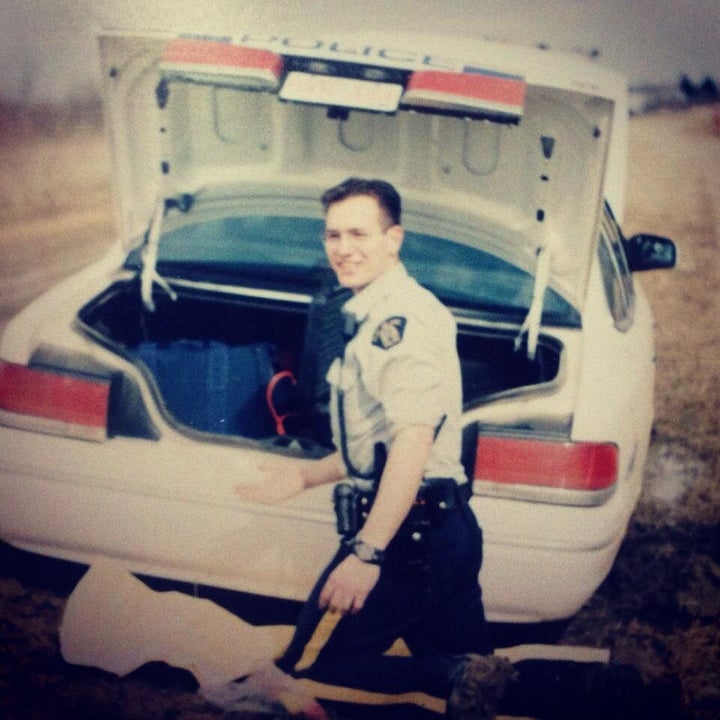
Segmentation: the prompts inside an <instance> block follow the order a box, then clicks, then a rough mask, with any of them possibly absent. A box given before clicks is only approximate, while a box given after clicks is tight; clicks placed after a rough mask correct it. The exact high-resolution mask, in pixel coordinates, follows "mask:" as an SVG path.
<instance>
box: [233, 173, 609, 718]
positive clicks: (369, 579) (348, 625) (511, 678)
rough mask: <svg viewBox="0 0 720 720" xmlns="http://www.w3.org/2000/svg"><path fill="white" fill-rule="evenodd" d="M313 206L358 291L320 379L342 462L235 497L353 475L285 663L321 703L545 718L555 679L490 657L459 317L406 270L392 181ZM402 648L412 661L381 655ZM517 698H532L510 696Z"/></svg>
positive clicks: (355, 182) (296, 471)
mask: <svg viewBox="0 0 720 720" xmlns="http://www.w3.org/2000/svg"><path fill="white" fill-rule="evenodd" d="M322 203H323V207H324V210H325V225H326V229H325V249H326V253H327V257H328V260H329V262H330V265H331V267H332V269H333V270H334V272H335V274H336V276H337V280H338V282H339V284H340V285H341V286H343V287H345V288H349V289H350V290H351V291H352V293H353V295H352V297H351V298H350V299H349V300H348V301H347V302H346V303H345V306H344V310H345V312H346V316H347V317H348V318H349V322H348V323H347V336H348V338H347V344H346V347H345V352H344V354H343V356H342V357H340V358H337V359H336V360H335V361H334V362H333V364H332V366H331V367H330V370H329V372H328V381H329V382H330V385H331V388H332V399H331V422H332V428H333V438H334V443H335V446H336V447H337V451H336V452H334V453H332V454H330V455H328V456H326V457H324V458H322V459H320V460H304V459H297V460H292V461H283V462H280V461H278V462H277V464H276V465H274V466H270V467H269V470H270V471H271V472H272V473H273V477H272V481H271V482H269V483H266V484H260V485H256V486H243V487H241V488H239V489H238V490H239V492H240V493H241V494H242V495H243V496H244V497H246V498H248V499H252V500H255V501H262V502H279V501H282V500H284V499H286V498H289V497H291V496H292V495H294V494H296V493H299V492H301V491H302V490H304V489H307V488H311V487H315V486H317V485H320V484H324V483H331V482H332V483H337V482H338V481H341V480H344V479H345V478H349V484H346V482H343V483H342V484H341V485H338V486H337V488H336V490H337V489H340V490H342V491H343V492H342V493H336V504H337V511H338V515H339V517H338V524H339V530H340V531H341V533H343V534H344V537H343V539H342V542H341V543H340V547H339V549H338V551H337V552H336V554H335V556H334V557H333V559H332V560H331V562H330V563H329V565H328V567H327V568H326V570H325V571H324V572H323V574H322V575H321V577H320V578H319V580H318V582H317V584H316V586H315V588H314V590H313V591H312V593H311V595H310V597H309V599H308V601H307V602H306V603H305V605H304V608H303V610H302V612H301V615H300V618H299V621H298V624H297V628H296V632H295V635H294V637H293V640H292V641H291V643H290V645H289V647H288V649H287V652H286V653H285V655H284V657H283V658H282V659H281V661H280V662H279V665H280V667H281V668H282V669H283V670H285V671H286V672H288V673H290V674H293V675H294V676H296V677H301V678H305V679H307V680H308V681H312V683H314V685H313V687H314V689H315V694H316V695H317V696H318V697H320V698H329V699H334V700H338V701H345V702H356V703H362V704H367V705H377V704H391V703H394V702H397V703H403V704H407V703H413V704H415V705H417V706H420V707H422V708H425V709H426V710H430V711H435V712H439V713H443V712H445V711H446V710H447V713H448V715H450V716H451V717H453V718H466V717H467V718H477V719H478V720H482V718H491V717H493V716H494V714H495V711H496V709H497V706H498V704H499V703H500V704H501V706H502V705H504V706H505V708H506V709H510V710H513V711H517V713H519V714H522V713H525V714H531V713H530V712H529V710H533V709H537V708H538V707H539V708H540V710H541V711H542V713H543V714H541V713H537V714H536V715H535V716H538V717H542V716H548V717H549V716H551V715H554V714H555V713H554V711H553V707H554V706H553V705H552V702H551V703H550V705H548V704H547V703H544V704H543V702H540V703H539V704H538V702H537V700H538V698H537V696H538V695H540V696H542V694H543V692H544V689H543V688H544V686H545V685H546V684H547V683H554V688H555V689H557V688H559V687H560V685H561V684H562V682H561V681H560V680H558V678H557V677H556V676H557V672H556V670H557V668H553V669H552V670H548V669H547V668H544V669H543V671H542V672H540V673H539V674H538V673H531V674H528V673H525V679H523V673H522V672H520V673H518V672H516V669H515V668H514V667H512V666H511V665H510V663H509V662H507V661H504V660H502V659H501V658H496V657H494V656H493V655H492V649H493V648H492V643H491V640H490V636H489V632H488V626H487V623H486V620H485V613H484V609H483V603H482V596H481V590H480V586H479V583H478V573H479V570H480V565H481V560H482V535H481V531H480V528H479V527H478V525H477V521H476V519H475V516H474V514H473V513H472V512H471V510H470V508H469V505H468V502H467V493H466V490H465V489H466V488H467V487H468V484H467V479H466V478H465V475H464V472H463V468H462V465H461V464H460V449H461V447H460V445H461V425H460V422H461V402H462V397H461V380H460V366H459V359H458V356H457V350H456V340H455V331H456V330H455V322H454V320H453V317H452V315H451V314H450V312H449V311H448V310H447V309H446V308H445V307H444V306H443V305H442V304H441V303H440V302H439V301H438V300H437V299H436V298H435V297H434V296H433V295H432V294H431V293H430V292H428V291H427V290H425V289H424V288H422V287H421V286H420V285H419V284H418V283H417V282H416V281H415V280H413V279H412V278H411V277H410V276H409V275H408V274H407V272H406V270H405V267H404V266H403V264H402V263H401V261H400V248H401V246H402V242H403V228H402V226H401V224H400V214H401V200H400V197H399V195H398V193H397V191H396V190H395V188H394V187H393V186H392V185H390V184H388V183H386V182H383V181H380V180H364V179H357V178H350V179H348V180H346V181H345V182H343V183H341V184H340V185H338V186H336V187H333V188H331V189H329V190H328V191H326V192H325V193H324V195H323V196H322ZM299 541H301V539H299ZM398 639H402V640H403V641H404V643H405V645H406V646H407V649H409V650H410V653H411V654H410V656H397V655H388V654H386V651H388V649H389V648H390V647H391V646H392V645H393V643H394V642H395V641H396V640H398ZM520 670H522V668H520ZM528 678H529V679H528ZM538 678H539V680H538ZM586 680H587V678H586V677H585V676H584V675H583V677H582V678H577V677H576V678H573V679H571V684H572V683H573V682H579V683H580V684H582V685H584V686H587V685H588V683H587V682H586ZM604 680H605V676H604V675H603V677H602V681H603V682H602V683H601V685H602V687H601V690H600V694H602V693H604V692H605V691H606V689H607V686H606V684H604ZM563 682H565V681H564V680H563ZM513 688H515V689H517V690H521V691H522V694H523V695H524V696H526V697H524V698H523V699H522V701H520V702H518V701H516V700H517V694H516V700H513V697H512V696H513V692H512V690H513ZM448 700H449V703H448ZM525 700H528V702H529V703H530V706H531V707H529V708H528V707H527V702H525ZM592 702H593V699H591V704H592ZM448 705H449V707H448ZM548 713H549V714H548Z"/></svg>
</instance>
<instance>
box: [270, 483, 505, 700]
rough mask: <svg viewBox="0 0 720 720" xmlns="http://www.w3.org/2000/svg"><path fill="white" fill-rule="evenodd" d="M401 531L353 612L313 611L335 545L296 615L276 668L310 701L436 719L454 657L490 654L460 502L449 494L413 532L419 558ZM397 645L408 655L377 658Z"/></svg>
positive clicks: (469, 517)
mask: <svg viewBox="0 0 720 720" xmlns="http://www.w3.org/2000/svg"><path fill="white" fill-rule="evenodd" d="M407 524H408V523H407V522H406V524H405V525H407ZM405 525H404V526H403V528H402V529H401V531H400V532H399V533H398V536H397V537H396V538H395V539H394V540H393V542H392V543H391V545H390V546H389V547H388V550H387V559H386V562H385V564H384V565H383V566H382V569H381V572H380V578H379V580H378V583H377V585H376V586H375V587H374V588H373V590H372V592H371V593H370V595H369V596H368V598H367V601H366V603H365V606H364V607H363V609H362V610H361V611H360V612H358V613H356V614H354V615H346V616H344V617H342V619H340V620H339V621H338V622H336V623H332V622H331V623H330V624H328V620H329V619H330V618H329V617H328V615H329V613H326V612H325V611H324V610H321V609H320V608H319V606H318V598H319V595H320V592H321V590H322V588H323V586H324V584H325V581H326V579H327V577H328V576H329V574H330V573H331V572H332V571H333V569H334V568H335V567H337V565H338V564H339V563H340V562H342V560H344V559H345V558H346V557H347V555H348V553H349V550H348V549H347V548H346V547H345V546H342V545H341V547H340V549H339V550H338V552H337V553H336V555H335V557H334V558H333V559H332V561H331V562H330V564H329V565H328V567H327V568H326V570H325V572H324V573H323V574H322V575H321V577H320V578H319V580H318V582H317V584H316V586H315V588H314V589H313V592H312V594H311V595H310V597H309V599H308V601H307V602H306V604H305V606H304V608H303V610H302V612H301V615H300V618H299V621H298V625H297V628H296V632H295V636H294V638H293V640H292V642H291V643H290V646H289V647H288V649H287V651H286V653H285V655H284V657H283V658H282V659H281V660H280V661H279V665H280V667H281V668H282V669H283V670H285V671H286V672H288V673H290V674H292V675H295V676H296V677H301V678H309V679H311V680H313V681H315V682H314V683H313V684H314V685H317V687H316V693H315V694H316V695H317V696H318V697H320V698H323V697H325V698H328V697H329V698H334V699H336V700H339V701H344V702H357V703H361V704H368V705H371V704H379V705H387V704H393V703H398V704H400V703H408V702H409V703H414V704H416V705H420V706H424V707H427V708H431V709H433V710H435V711H437V712H443V711H444V708H445V700H446V699H447V697H448V695H449V692H450V685H451V682H450V678H451V675H452V672H453V670H454V669H455V668H456V667H457V665H458V663H459V662H460V660H461V657H460V656H462V655H464V654H466V653H481V654H488V653H491V652H492V645H491V642H490V637H489V631H488V626H487V623H486V620H485V613H484V609H483V603H482V595H481V590H480V585H479V582H478V572H479V570H480V565H481V562H482V533H481V530H480V528H479V527H478V524H477V521H476V519H475V516H474V515H473V513H472V511H471V510H470V508H469V506H468V504H467V502H466V501H465V500H464V499H461V498H460V497H459V493H457V500H456V502H454V503H453V507H451V508H450V509H448V510H444V511H443V513H442V515H441V517H440V518H439V519H438V518H437V517H435V518H434V519H433V522H432V523H431V524H430V525H429V526H428V527H426V528H425V529H424V530H423V535H424V537H423V538H422V542H421V543H420V545H419V547H421V548H422V552H421V553H418V552H417V551H416V550H415V549H414V548H417V547H418V544H417V542H416V540H412V539H411V538H410V533H411V531H412V530H413V528H411V527H405ZM415 528H417V526H415ZM337 617H338V616H335V620H337ZM326 627H329V628H330V632H329V636H327V637H322V636H323V635H324V634H325V635H328V633H327V632H324V628H326ZM398 638H402V640H404V641H405V644H406V645H407V647H408V649H409V650H410V652H411V656H410V657H407V656H402V657H398V656H388V655H384V653H385V652H386V651H387V650H388V649H389V648H390V646H391V645H392V644H393V642H394V641H396V640H397V639H398Z"/></svg>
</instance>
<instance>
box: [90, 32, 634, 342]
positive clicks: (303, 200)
mask: <svg viewBox="0 0 720 720" xmlns="http://www.w3.org/2000/svg"><path fill="white" fill-rule="evenodd" d="M101 54H102V59H103V66H104V76H105V78H106V81H107V100H108V108H109V119H110V124H111V127H112V138H113V147H114V158H115V165H116V181H117V191H118V207H119V211H120V226H121V230H122V234H123V238H124V240H125V242H126V243H127V246H128V248H130V247H132V245H133V244H137V243H138V242H139V241H140V240H141V238H142V233H143V231H144V230H146V229H147V227H148V225H149V223H150V221H151V218H152V217H153V215H154V216H155V218H156V221H157V223H156V224H157V225H158V226H159V225H160V223H161V221H163V218H164V216H165V215H166V214H167V211H168V208H169V207H171V206H175V207H177V206H182V204H183V203H188V202H189V203H191V204H192V205H193V206H194V208H195V209H198V208H203V207H211V206H213V203H218V202H222V203H225V204H227V203H232V202H237V204H238V208H239V212H240V213H241V214H242V213H243V212H247V213H248V214H253V212H256V210H253V209H252V208H258V207H260V208H261V210H260V211H259V214H264V215H279V216H294V217H307V218H320V208H319V203H318V202H317V199H318V197H319V195H320V193H321V192H322V190H324V189H325V188H326V187H328V186H330V185H332V184H334V183H336V182H339V181H340V180H342V179H344V178H345V177H347V176H348V175H364V176H373V177H383V178H384V179H387V180H389V181H390V182H393V183H394V184H395V185H396V186H397V187H398V189H399V190H400V192H401V194H402V195H403V199H404V224H405V226H406V228H407V229H409V230H411V231H413V232H416V233H419V234H421V235H425V236H438V237H443V238H450V239H452V241H453V242H455V243H459V244H461V245H464V246H468V247H470V248H477V249H479V250H481V251H482V252H483V253H489V254H490V255H492V256H495V257H498V258H500V259H501V260H503V261H505V262H507V263H509V264H511V265H513V266H516V267H518V268H520V269H521V270H523V271H525V272H526V273H528V275H529V276H530V278H531V288H530V291H529V292H528V293H527V301H526V302H525V305H526V310H527V319H526V326H530V327H531V328H532V326H533V325H535V326H537V324H538V318H539V314H540V311H541V307H542V303H543V298H544V296H545V289H546V288H547V287H550V288H552V289H553V291H554V292H555V293H557V294H558V295H559V296H560V297H562V298H563V299H564V301H566V302H567V303H568V304H569V305H571V306H572V307H573V308H574V309H575V310H576V311H577V312H578V313H580V312H581V310H582V304H583V297H584V292H585V288H586V284H587V277H588V269H589V264H590V261H591V258H592V254H593V252H594V250H595V244H596V238H597V223H598V217H599V214H600V210H601V208H602V202H603V197H607V199H608V200H609V201H610V202H611V204H612V205H613V206H614V208H615V210H616V214H617V213H620V214H621V213H622V197H623V193H624V147H625V120H626V118H625V115H626V106H625V88H624V84H623V82H622V81H621V80H620V79H619V78H618V77H617V76H615V75H614V74H612V73H609V72H607V71H604V70H602V69H601V68H599V67H598V66H597V65H594V64H591V63H589V62H587V61H584V60H582V59H581V58H579V57H578V58H575V57H562V56H557V55H554V54H551V53H549V52H546V51H539V50H530V49H519V48H514V47H510V46H506V45H492V44H488V43H482V42H478V41H472V42H470V41H466V42H463V41H462V40H458V39H457V38H454V39H452V40H449V39H443V38H438V37H428V38H412V39H410V38H406V39H404V40H403V39H397V38H395V39H393V40H392V41H390V42H389V43H385V42H384V40H383V39H382V38H381V39H373V40H372V41H365V40H362V39H344V40H329V41H328V40H311V41H299V40H293V39H291V38H282V37H266V38H258V37H254V36H249V35H245V36H240V37H237V38H233V39H231V40H229V39H227V38H226V39H223V40H216V39H214V40H208V39H193V38H180V39H172V38H168V37H163V36H155V37H135V36H127V35H112V36H104V37H103V38H102V39H101ZM450 55H452V56H453V57H452V58H451V57H450ZM243 204H246V205H247V207H248V208H250V209H249V210H242V205H243ZM184 209H187V208H184ZM159 236H160V235H159V227H158V228H157V232H156V236H155V241H156V242H157V241H158V240H159ZM150 237H151V240H152V239H153V235H152V233H151V234H150ZM150 262H152V263H154V262H155V255H154V254H153V253H152V252H151V253H150ZM153 269H154V268H153ZM532 278H534V280H532ZM533 283H534V287H532V284H533ZM533 316H534V317H533Z"/></svg>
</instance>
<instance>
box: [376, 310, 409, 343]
mask: <svg viewBox="0 0 720 720" xmlns="http://www.w3.org/2000/svg"><path fill="white" fill-rule="evenodd" d="M406 322H407V320H406V319H405V318H404V317H402V316H401V315H394V316H393V317H389V318H388V319H387V320H383V321H382V322H381V323H380V324H379V325H378V326H377V327H376V328H375V332H374V333H373V338H372V344H373V345H375V346H376V347H379V348H382V349H383V350H389V349H390V348H391V347H395V345H397V344H398V343H399V342H400V341H401V340H402V339H403V333H404V332H405V323H406Z"/></svg>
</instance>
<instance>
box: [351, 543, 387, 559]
mask: <svg viewBox="0 0 720 720" xmlns="http://www.w3.org/2000/svg"><path fill="white" fill-rule="evenodd" d="M349 545H350V549H351V550H352V552H353V555H356V556H357V557H358V558H359V559H360V560H362V561H363V562H366V563H370V564H371V565H382V564H383V563H384V562H385V552H384V551H383V550H378V549H377V548H376V547H373V546H372V545H368V544H367V543H366V542H365V541H364V540H360V538H353V539H352V540H351V541H350V543H349Z"/></svg>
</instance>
